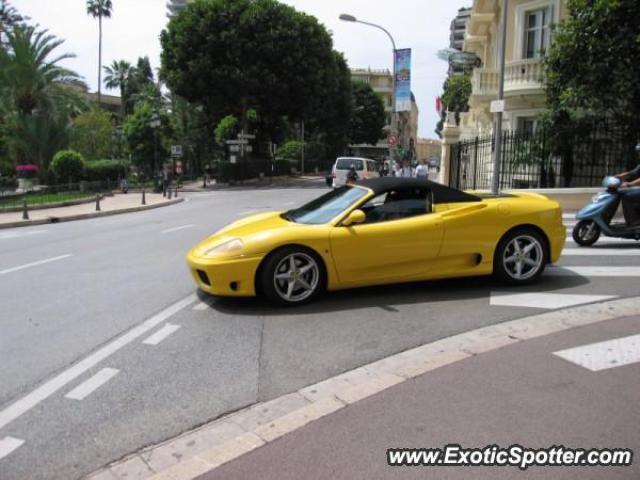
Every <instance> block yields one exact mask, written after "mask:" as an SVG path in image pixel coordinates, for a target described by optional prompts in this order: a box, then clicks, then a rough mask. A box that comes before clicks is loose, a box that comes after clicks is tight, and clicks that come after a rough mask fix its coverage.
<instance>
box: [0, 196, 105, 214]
mask: <svg viewBox="0 0 640 480" xmlns="http://www.w3.org/2000/svg"><path fill="white" fill-rule="evenodd" d="M104 197H105V196H104V195H100V200H102V199H103V198H104ZM95 201H96V197H95V195H94V196H92V197H87V198H85V199H82V200H68V201H65V202H52V203H44V204H38V205H29V211H30V212H32V211H34V210H47V209H48V208H60V207H75V206H76V205H84V204H86V203H92V202H95ZM22 208H23V207H12V208H3V209H2V210H0V212H1V213H17V212H22Z"/></svg>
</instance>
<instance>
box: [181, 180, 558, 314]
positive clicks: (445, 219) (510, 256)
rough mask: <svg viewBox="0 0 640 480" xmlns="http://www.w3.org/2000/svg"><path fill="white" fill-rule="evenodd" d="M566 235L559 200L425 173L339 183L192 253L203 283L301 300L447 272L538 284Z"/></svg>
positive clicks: (226, 291) (220, 290)
mask: <svg viewBox="0 0 640 480" xmlns="http://www.w3.org/2000/svg"><path fill="white" fill-rule="evenodd" d="M565 237H566V230H565V226H564V225H563V224H562V213H561V210H560V206H559V205H558V203H557V202H555V201H553V200H549V199H548V198H546V197H544V196H542V195H538V194H533V193H517V194H515V193H514V194H505V195H501V196H497V197H494V196H486V197H482V196H478V195H471V194H469V193H466V192H462V191H459V190H455V189H452V188H449V187H446V186H444V185H441V184H438V183H435V182H431V181H429V180H426V179H421V178H394V177H383V178H377V179H372V180H364V181H362V182H360V183H358V184H356V185H345V186H342V187H338V188H336V189H334V190H332V191H330V192H328V193H326V194H324V195H322V196H321V197H319V198H316V199H315V200H312V201H311V202H309V203H307V204H306V205H303V206H302V207H300V208H296V209H293V210H289V211H286V212H266V213H259V214H257V215H253V216H250V217H246V218H243V219H240V220H238V221H237V222H235V223H232V224H231V225H229V226H227V227H225V228H223V229H222V230H220V231H218V232H217V233H215V234H214V235H212V236H211V237H209V238H207V239H206V240H204V241H203V242H201V243H200V244H198V245H196V246H195V247H194V248H193V249H192V250H191V251H190V252H189V253H188V255H187V263H188V265H189V269H190V271H191V273H192V275H193V278H194V280H195V282H196V284H197V285H198V287H199V288H200V289H201V290H203V291H205V292H207V293H210V294H213V295H219V296H233V297H250V296H255V295H257V294H263V295H264V296H266V297H267V298H268V299H269V300H270V301H272V302H275V303H279V304H286V305H295V304H301V303H304V302H307V301H310V300H312V299H313V298H315V297H316V296H317V295H319V294H320V293H322V292H323V291H324V290H338V289H344V288H350V287H361V286H366V285H380V284H388V283H398V282H409V281H417V280H430V279H437V278H449V277H470V276H479V275H490V274H493V275H495V276H496V277H497V278H498V279H499V280H501V281H503V282H504V283H507V284H512V285H523V284H527V283H530V282H532V281H534V280H536V279H537V278H538V277H540V275H541V274H542V272H543V270H544V268H545V266H546V265H547V263H550V262H556V261H557V260H558V259H559V258H560V254H561V252H562V248H563V246H564V242H565Z"/></svg>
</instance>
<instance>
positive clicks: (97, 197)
mask: <svg viewBox="0 0 640 480" xmlns="http://www.w3.org/2000/svg"><path fill="white" fill-rule="evenodd" d="M99 211H100V194H99V193H96V212H99Z"/></svg>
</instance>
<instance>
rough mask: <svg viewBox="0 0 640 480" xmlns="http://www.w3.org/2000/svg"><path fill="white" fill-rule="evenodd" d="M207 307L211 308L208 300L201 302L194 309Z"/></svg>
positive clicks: (199, 309)
mask: <svg viewBox="0 0 640 480" xmlns="http://www.w3.org/2000/svg"><path fill="white" fill-rule="evenodd" d="M207 308H209V304H208V303H207V302H200V303H198V304H197V305H195V306H194V307H193V309H194V310H196V311H199V312H201V311H203V310H206V309H207Z"/></svg>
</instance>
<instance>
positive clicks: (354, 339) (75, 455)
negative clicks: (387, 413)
mask: <svg viewBox="0 0 640 480" xmlns="http://www.w3.org/2000/svg"><path fill="white" fill-rule="evenodd" d="M324 191H325V188H324V187H323V185H322V184H321V183H320V182H317V183H313V182H303V183H301V184H298V185H293V186H291V187H290V188H282V187H278V188H261V189H244V188H242V187H238V188H234V189H229V190H223V191H216V192H210V193H199V194H191V195H189V196H188V201H186V202H184V203H182V204H179V205H176V206H172V207H168V208H163V209H158V210H153V211H148V212H141V213H136V214H130V215H120V216H114V217H105V218H99V219H94V220H86V221H80V222H70V223H63V224H54V225H46V226H40V227H29V228H21V229H14V230H3V231H0V284H1V286H2V289H1V290H0V291H1V292H2V294H1V295H2V298H1V299H2V307H1V309H2V310H1V313H0V319H1V320H0V329H1V330H0V331H1V332H2V335H1V337H0V358H2V364H3V368H2V369H0V471H1V472H2V475H1V478H2V480H22V479H24V478H29V479H33V480H38V479H64V480H68V479H73V478H79V477H81V476H82V475H84V474H86V473H89V472H91V471H93V470H95V469H97V468H99V467H100V466H102V465H104V464H106V463H108V462H110V461H113V460H116V459H118V458H121V457H122V456H124V455H126V454H128V453H130V452H132V451H135V450H137V449H139V448H141V447H143V446H146V445H149V444H153V443H157V442H159V441H162V440H164V439H166V438H170V437H172V436H175V435H177V434H179V433H181V432H183V431H186V430H189V429H191V428H193V427H194V426H197V425H200V424H202V423H204V422H206V421H209V420H211V419H214V418H216V417H218V416H220V415H222V414H223V413H226V412H229V411H233V410H236V409H239V408H241V407H244V406H247V405H250V404H253V403H255V402H257V401H262V400H268V399H271V398H274V397H276V396H279V395H282V394H284V393H287V392H291V391H294V390H297V389H299V388H301V387H303V386H305V385H309V384H311V383H315V382H317V381H320V380H322V379H324V378H327V377H330V376H333V375H336V374H338V373H340V372H343V371H345V370H349V369H352V368H355V367H358V366H360V365H363V364H366V363H369V362H372V361H375V360H377V359H379V358H383V357H386V356H388V355H391V354H394V353H397V352H400V351H403V350H406V349H408V348H411V347H415V346H417V345H421V344H424V343H427V342H431V341H435V340H437V339H439V338H443V337H447V336H450V335H453V334H457V333H461V332H464V331H467V330H471V329H474V328H477V327H481V326H484V325H489V324H493V323H499V322H503V321H506V320H511V319H515V318H519V317H522V316H525V315H531V314H534V313H536V312H540V311H544V310H547V309H553V308H558V307H559V306H568V305H575V304H581V303H589V302H594V301H599V300H604V299H606V298H611V297H624V296H631V295H637V294H638V288H637V277H638V276H640V255H638V254H640V248H639V245H638V244H637V243H635V242H626V241H620V242H603V243H602V244H601V245H599V246H598V247H595V248H591V249H578V248H577V247H576V246H575V245H573V244H571V243H568V244H567V251H566V254H565V256H563V258H562V260H561V262H560V263H559V265H558V266H556V267H554V268H552V269H550V270H549V272H548V274H547V275H545V276H544V277H543V279H542V280H541V281H540V282H539V283H537V284H536V285H534V286H531V287H527V288H521V289H518V290H516V291H513V290H511V291H510V290H507V289H505V288H504V287H500V286H499V285H495V284H493V283H492V282H491V281H490V280H487V279H485V278H481V279H468V280H450V281H441V282H427V283H417V284H410V285H400V286H387V287H376V288H366V289H359V290H353V291H345V292H337V293H331V294H329V295H327V296H325V297H324V298H322V299H320V300H319V301H318V302H316V303H314V304H311V305H308V306H304V307H301V308H295V309H284V310H283V309H276V308H272V307H270V306H269V305H267V304H265V303H264V302H262V301H261V300H255V299H249V300H223V299H212V298H208V297H205V296H202V295H199V294H197V292H196V291H195V288H194V285H193V283H192V281H191V278H190V276H189V273H188V271H187V269H186V267H185V264H184V254H185V252H186V251H187V250H188V248H190V247H191V246H192V245H193V244H195V243H196V242H197V241H199V240H201V239H202V238H204V237H205V236H207V235H208V234H210V233H212V232H213V231H215V230H216V229H218V228H220V227H222V226H223V225H225V224H226V223H228V222H230V221H232V220H233V219H235V218H238V217H240V216H243V215H247V214H249V213H253V212H257V211H262V210H272V209H287V208H291V207H293V206H294V205H297V204H300V203H301V202H303V201H305V200H306V199H310V198H313V197H315V196H317V195H319V194H320V193H322V192H324Z"/></svg>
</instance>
